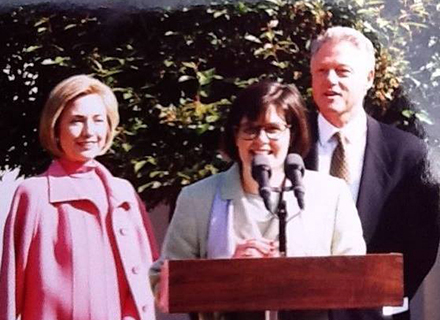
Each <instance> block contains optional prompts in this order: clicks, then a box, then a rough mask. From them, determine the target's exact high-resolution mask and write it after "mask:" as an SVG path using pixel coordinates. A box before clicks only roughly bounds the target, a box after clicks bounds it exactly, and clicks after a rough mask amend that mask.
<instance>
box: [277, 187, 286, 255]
mask: <svg viewBox="0 0 440 320" xmlns="http://www.w3.org/2000/svg"><path fill="white" fill-rule="evenodd" d="M282 194H283V192H281V199H280V202H278V207H277V212H276V214H277V216H278V219H279V220H280V234H279V241H280V256H281V257H286V255H287V239H286V216H287V211H286V201H285V200H283V199H282Z"/></svg>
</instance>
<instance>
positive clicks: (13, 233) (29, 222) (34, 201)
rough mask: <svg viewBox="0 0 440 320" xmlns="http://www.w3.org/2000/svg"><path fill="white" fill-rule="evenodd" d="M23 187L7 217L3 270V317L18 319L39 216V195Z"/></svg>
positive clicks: (0, 275)
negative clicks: (34, 194)
mask: <svg viewBox="0 0 440 320" xmlns="http://www.w3.org/2000/svg"><path fill="white" fill-rule="evenodd" d="M31 195H32V194H31V192H29V191H26V190H24V189H23V188H21V187H19V188H18V189H17V191H16V193H15V195H14V198H13V201H12V204H11V210H10V212H9V215H8V217H7V220H6V224H5V229H4V240H3V256H2V265H1V270H0V292H1V294H0V310H1V312H0V320H13V319H16V318H17V317H18V316H19V315H20V314H21V311H22V303H23V291H24V288H25V278H26V269H27V265H28V258H29V251H30V248H31V245H32V240H33V237H34V234H35V229H36V224H37V217H38V215H39V214H38V211H39V210H38V208H39V207H40V206H39V205H38V203H39V198H40V197H38V196H33V197H32V196H31Z"/></svg>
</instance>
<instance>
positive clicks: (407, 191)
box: [398, 158, 440, 298]
mask: <svg viewBox="0 0 440 320" xmlns="http://www.w3.org/2000/svg"><path fill="white" fill-rule="evenodd" d="M398 192H399V193H400V196H399V199H400V203H399V205H400V212H401V213H402V219H403V221H404V222H405V225H404V226H403V227H404V228H405V232H406V237H404V240H403V241H405V242H406V243H405V244H404V252H403V253H404V277H405V295H407V296H408V297H410V298H411V297H412V296H414V294H415V293H416V291H417V289H418V287H419V286H420V284H421V283H422V281H423V279H424V278H425V276H426V275H427V274H428V272H429V270H430V269H431V268H432V266H433V264H434V263H435V260H436V257H437V250H438V245H439V237H440V231H439V185H438V182H436V181H434V180H432V179H429V177H428V176H427V160H426V158H423V160H421V161H420V162H419V163H418V164H417V165H416V167H415V168H414V169H413V170H411V171H410V172H409V173H408V174H407V176H406V177H405V178H404V179H403V181H402V183H401V185H400V187H399V188H398Z"/></svg>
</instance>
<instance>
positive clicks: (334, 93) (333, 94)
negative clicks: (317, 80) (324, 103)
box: [324, 91, 341, 98]
mask: <svg viewBox="0 0 440 320" xmlns="http://www.w3.org/2000/svg"><path fill="white" fill-rule="evenodd" d="M340 95H341V94H340V93H338V92H335V91H326V92H325V93H324V96H325V97H329V98H332V97H339V96H340Z"/></svg>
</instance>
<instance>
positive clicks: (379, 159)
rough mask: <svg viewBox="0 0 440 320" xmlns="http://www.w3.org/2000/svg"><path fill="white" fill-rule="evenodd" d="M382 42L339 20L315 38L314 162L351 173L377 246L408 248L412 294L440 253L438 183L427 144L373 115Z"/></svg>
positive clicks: (343, 313) (337, 314)
mask: <svg viewBox="0 0 440 320" xmlns="http://www.w3.org/2000/svg"><path fill="white" fill-rule="evenodd" d="M374 65H375V58H374V48H373V45H372V43H371V42H370V41H369V40H368V39H367V38H366V37H365V36H364V35H363V34H362V33H360V32H358V31H356V30H354V29H352V28H348V27H333V28H330V29H328V30H327V31H326V32H325V33H324V34H322V35H320V36H319V37H318V38H317V39H316V40H315V41H314V42H313V43H312V59H311V74H312V88H313V98H314V101H315V103H316V105H317V107H318V111H319V113H318V115H317V116H316V117H314V119H312V121H311V124H312V133H313V137H314V145H313V148H312V150H311V152H310V154H309V155H308V157H307V158H306V159H305V160H306V166H307V167H308V168H309V169H315V170H319V171H323V172H330V173H331V174H333V175H336V176H339V177H341V178H343V179H345V180H346V181H347V183H348V185H349V187H350V190H351V192H352V196H353V199H354V200H355V202H356V204H357V208H358V211H359V215H360V219H361V222H362V227H363V231H364V238H365V241H366V243H367V250H368V252H369V253H388V252H400V253H403V255H404V292H405V296H406V297H408V298H409V299H411V298H412V297H413V296H414V294H415V292H416V291H417V288H418V287H419V286H420V284H421V282H422V281H423V279H424V277H425V276H426V274H427V273H428V272H429V270H430V269H431V267H432V265H433V264H434V262H435V258H436V256H437V248H438V242H439V225H438V211H439V210H438V205H439V204H438V200H439V199H438V198H439V193H438V188H437V184H436V183H434V182H431V181H429V179H427V177H426V174H425V173H426V163H427V148H426V146H425V145H424V143H423V142H422V141H421V140H420V139H418V138H416V137H415V136H414V135H412V134H410V133H406V132H403V131H401V130H399V129H396V128H394V127H391V126H388V125H386V124H383V123H380V122H378V121H376V120H374V119H373V118H371V117H369V116H367V115H366V113H365V111H364V108H363V103H364V97H365V95H366V94H367V91H368V90H369V89H370V88H371V86H372V84H373V80H374ZM383 311H384V310H382V309H381V310H378V309H376V310H340V311H333V312H332V319H333V320H347V319H350V320H363V319H365V320H366V319H405V320H408V319H410V313H409V310H407V308H400V309H399V308H395V309H391V312H390V314H389V315H386V314H384V312H383Z"/></svg>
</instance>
